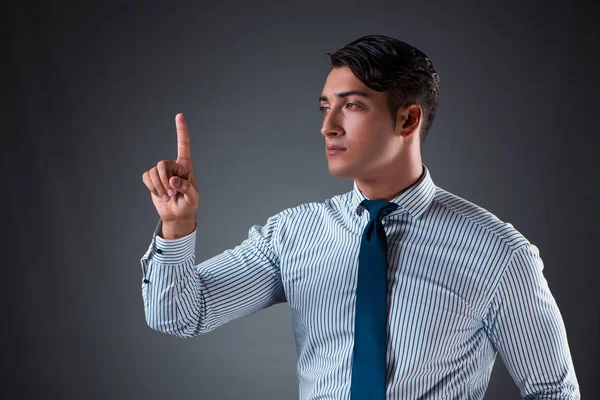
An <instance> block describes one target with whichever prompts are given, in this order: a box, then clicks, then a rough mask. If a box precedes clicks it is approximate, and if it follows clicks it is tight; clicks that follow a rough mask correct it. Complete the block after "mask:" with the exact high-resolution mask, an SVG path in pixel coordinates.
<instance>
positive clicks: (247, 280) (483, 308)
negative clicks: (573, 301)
mask: <svg viewBox="0 0 600 400" xmlns="http://www.w3.org/2000/svg"><path fill="white" fill-rule="evenodd" d="M364 199H367V197H366V196H365V195H364V194H363V193H362V192H361V191H360V189H359V188H358V187H357V185H356V182H355V183H354V189H353V190H352V191H350V192H347V193H345V194H341V195H337V196H334V197H332V198H330V199H327V200H325V201H324V202H322V203H318V202H313V203H305V204H301V205H298V206H296V207H293V208H287V209H285V210H283V211H281V212H279V213H278V214H276V215H274V216H271V217H270V218H268V219H267V221H266V223H265V224H264V225H263V226H260V225H254V226H252V227H251V228H250V229H249V231H248V238H247V239H245V240H244V241H243V242H242V243H241V244H239V245H238V246H236V247H235V248H232V249H228V250H225V251H223V252H222V253H221V254H219V255H216V256H214V257H212V258H210V259H208V260H206V261H204V262H201V263H199V264H197V265H195V260H194V258H195V239H196V230H194V232H192V233H190V234H189V235H187V236H185V237H182V238H179V239H174V240H167V239H163V238H161V237H160V236H159V234H161V228H162V221H159V222H158V225H157V226H156V229H155V232H154V235H153V237H152V242H151V244H150V247H149V248H148V251H147V252H146V254H144V256H143V257H142V259H141V265H142V274H143V281H142V298H143V303H144V311H145V316H146V322H147V324H148V326H149V327H150V328H152V329H155V330H157V331H160V332H164V333H167V334H171V335H175V336H180V337H186V338H189V337H193V336H196V335H200V334H202V333H206V332H210V331H211V330H213V329H215V328H217V327H218V326H220V325H222V324H224V323H226V322H228V321H231V320H233V319H236V318H240V317H243V316H246V315H249V314H252V313H254V312H257V311H259V310H261V309H264V308H266V307H270V306H272V305H274V304H278V303H281V302H287V303H288V305H289V309H290V311H291V313H292V322H293V328H294V335H295V343H296V350H297V353H298V363H297V366H296V373H297V377H298V382H299V398H300V399H301V400H311V399H336V400H337V399H350V383H351V382H350V381H351V370H352V355H353V341H354V312H355V305H356V284H357V273H358V269H357V268H358V253H359V249H360V241H361V238H362V233H363V230H364V228H365V226H366V225H367V223H368V222H369V215H368V211H367V210H366V209H364V208H362V206H360V202H361V201H362V200H364ZM392 201H393V202H395V203H397V204H398V205H399V207H398V209H396V210H395V211H393V212H392V213H390V214H389V215H387V216H386V217H384V218H383V220H382V223H383V226H384V229H385V232H386V235H387V240H388V276H387V278H388V324H387V332H388V344H387V398H388V399H416V398H419V399H448V400H449V399H465V400H467V399H469V400H473V399H482V398H483V396H484V393H485V391H486V387H487V385H488V382H489V379H490V375H491V372H492V368H493V366H494V362H495V359H496V354H497V353H500V356H501V358H502V361H503V362H504V364H505V365H506V367H507V370H508V372H509V373H510V375H511V376H512V378H513V379H514V382H515V384H516V385H518V387H519V389H520V392H521V395H522V396H523V397H524V398H527V399H579V398H580V393H579V384H578V381H577V378H576V375H575V370H574V367H573V362H572V359H571V354H570V349H569V346H568V342H567V336H566V330H565V327H564V323H563V320H562V317H561V314H560V311H559V309H558V306H557V304H556V301H555V299H554V297H553V296H552V294H551V292H550V289H549V287H548V283H547V281H546V279H545V278H544V275H543V273H542V270H543V268H544V265H543V262H542V259H541V258H540V254H539V250H538V248H537V247H536V246H535V245H533V244H532V243H530V242H529V241H528V240H527V239H526V238H525V237H524V236H523V235H522V234H521V233H520V232H519V231H517V230H516V229H515V228H514V227H513V226H512V224H510V223H506V222H503V221H501V220H500V219H499V218H498V217H496V216H495V215H493V214H492V213H490V212H489V211H487V210H485V209H483V208H481V207H479V206H477V205H475V204H473V203H471V202H469V201H467V200H465V199H463V198H461V197H459V196H457V195H455V194H452V193H450V192H448V191H446V190H444V189H441V188H440V187H438V186H436V185H435V184H434V183H433V180H432V178H431V175H430V172H429V170H428V168H427V167H426V166H425V165H423V174H422V175H421V177H420V179H419V180H418V181H417V182H415V184H413V185H411V186H410V187H409V188H408V189H406V190H405V191H403V192H402V193H401V194H399V195H398V196H397V197H396V198H394V199H393V200H392Z"/></svg>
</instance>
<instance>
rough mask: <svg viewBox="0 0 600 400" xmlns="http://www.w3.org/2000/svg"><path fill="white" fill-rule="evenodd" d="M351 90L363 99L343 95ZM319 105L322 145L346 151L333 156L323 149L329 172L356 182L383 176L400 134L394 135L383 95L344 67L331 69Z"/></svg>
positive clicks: (398, 146)
mask: <svg viewBox="0 0 600 400" xmlns="http://www.w3.org/2000/svg"><path fill="white" fill-rule="evenodd" d="M353 91H360V92H362V93H364V94H365V95H366V97H365V96H363V95H361V94H347V92H353ZM320 103H321V111H322V112H323V118H324V119H323V126H322V127H321V134H322V135H323V136H324V137H325V143H326V146H335V145H337V146H342V147H345V148H346V150H344V151H342V152H339V153H337V154H327V149H325V152H326V154H327V160H328V165H329V172H330V173H331V174H332V175H335V176H340V177H351V178H358V179H376V178H377V177H378V176H382V175H386V171H387V172H389V171H390V168H391V167H392V164H393V162H394V158H396V157H398V155H399V154H400V150H401V147H402V145H403V141H402V140H401V139H402V138H401V137H400V135H398V134H394V128H393V126H392V119H391V116H390V113H389V109H388V107H387V95H386V94H385V93H383V92H377V91H375V90H372V89H370V88H368V87H367V86H365V85H364V84H363V83H362V82H361V81H360V80H358V79H357V78H356V77H355V76H354V74H353V73H352V71H351V70H350V68H348V67H346V66H344V67H336V68H333V69H332V70H331V72H330V73H329V75H328V76H327V80H326V81H325V86H324V87H323V92H322V94H321V96H320ZM401 122H402V121H398V123H399V124H401Z"/></svg>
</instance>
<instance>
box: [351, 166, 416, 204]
mask: <svg viewBox="0 0 600 400" xmlns="http://www.w3.org/2000/svg"><path fill="white" fill-rule="evenodd" d="M416 161H417V162H411V163H407V164H406V165H404V166H403V167H401V168H400V169H391V170H392V171H393V173H391V174H389V175H387V176H379V177H377V178H360V179H359V178H357V179H355V180H354V181H355V182H356V186H358V188H359V189H360V191H361V192H362V193H363V194H364V195H365V196H366V197H367V198H368V199H369V200H384V201H391V200H392V199H394V198H395V197H396V196H398V195H400V194H401V193H403V192H405V191H406V190H407V189H408V188H410V187H411V186H413V185H414V184H415V183H417V182H418V181H419V179H421V177H422V176H423V174H424V173H425V168H424V167H423V164H422V162H421V159H420V158H419V159H418V160H416ZM398 171H400V172H398Z"/></svg>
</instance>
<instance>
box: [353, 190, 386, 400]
mask: <svg viewBox="0 0 600 400" xmlns="http://www.w3.org/2000/svg"><path fill="white" fill-rule="evenodd" d="M360 204H361V205H362V206H364V208H366V209H367V210H368V211H369V218H370V220H369V223H368V224H367V226H366V227H365V230H364V231H363V235H362V240H361V242H360V253H359V255H358V285H357V289H356V316H355V319H354V357H353V360H352V383H351V389H350V393H351V399H352V400H367V399H368V400H385V393H386V352H387V336H386V335H387V330H386V328H387V237H386V235H385V230H384V228H383V224H382V223H381V219H382V218H383V217H385V216H386V215H388V214H390V213H391V212H392V211H394V210H395V209H397V208H398V204H396V203H392V202H389V201H384V200H363V201H362V202H361V203H360Z"/></svg>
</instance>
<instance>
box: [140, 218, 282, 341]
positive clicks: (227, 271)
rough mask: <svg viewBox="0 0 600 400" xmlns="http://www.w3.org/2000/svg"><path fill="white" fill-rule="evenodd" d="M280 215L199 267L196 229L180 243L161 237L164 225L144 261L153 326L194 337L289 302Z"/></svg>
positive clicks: (147, 304)
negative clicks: (281, 260)
mask: <svg viewBox="0 0 600 400" xmlns="http://www.w3.org/2000/svg"><path fill="white" fill-rule="evenodd" d="M279 220H280V214H277V215H275V216H272V217H270V218H269V219H268V220H267V222H266V224H265V225H264V226H260V225H254V226H252V227H251V228H250V229H249V231H248V238H247V239H245V240H244V241H243V242H242V243H241V244H240V245H238V246H236V247H235V248H232V249H227V250H225V251H224V252H222V253H221V254H218V255H216V256H214V257H212V258H210V259H208V260H206V261H203V262H202V263H200V264H198V265H195V244H196V228H197V225H196V228H195V229H194V231H193V232H191V233H190V234H189V235H187V236H184V237H181V238H178V239H170V240H169V239H164V238H162V237H160V236H159V233H160V232H161V229H162V220H159V222H158V225H157V226H156V229H155V231H154V235H153V238H152V242H151V244H150V247H149V248H148V251H147V252H146V253H145V254H144V256H143V257H142V259H141V265H142V275H143V277H142V298H143V302H144V312H145V316H146V322H147V324H148V326H149V327H150V328H152V329H154V330H157V331H159V332H163V333H167V334H170V335H175V336H179V337H186V338H189V337H193V336H196V335H199V334H203V333H206V332H210V331H212V330H213V329H215V328H217V327H218V326H220V325H222V324H224V323H226V322H228V321H231V320H232V319H235V318H240V317H243V316H246V315H249V314H252V313H254V312H256V311H259V310H261V309H264V308H267V307H269V306H271V305H274V304H277V303H281V302H285V301H286V298H285V293H284V289H283V284H282V281H281V274H280V268H279V255H278V246H277V234H278V225H279Z"/></svg>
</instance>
